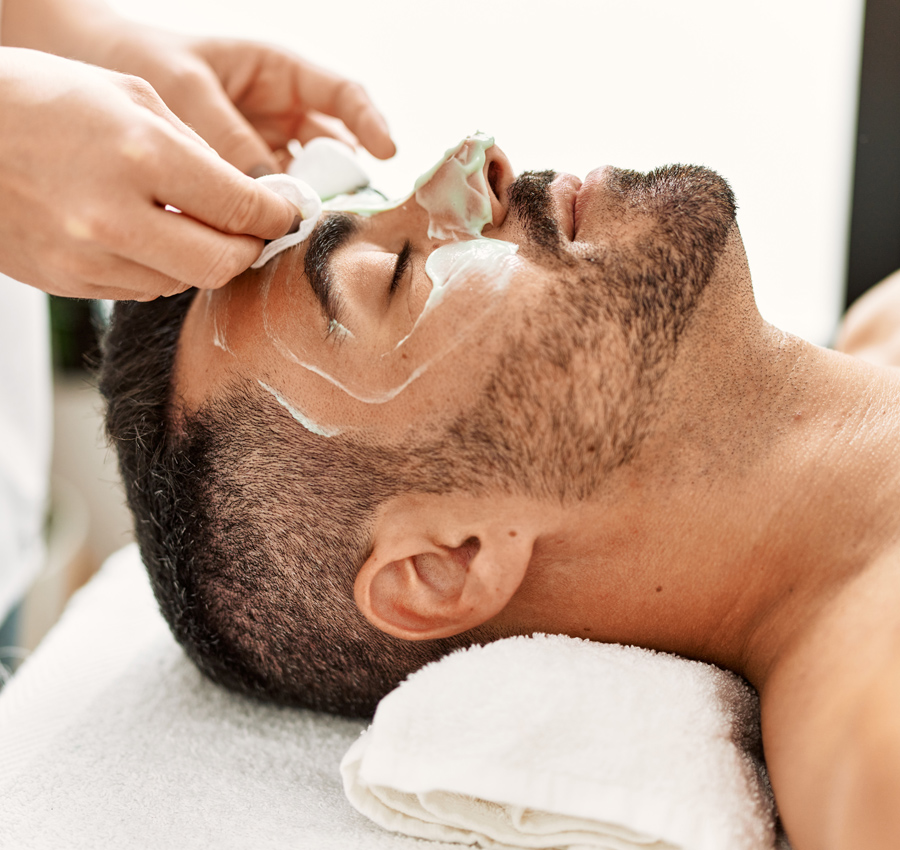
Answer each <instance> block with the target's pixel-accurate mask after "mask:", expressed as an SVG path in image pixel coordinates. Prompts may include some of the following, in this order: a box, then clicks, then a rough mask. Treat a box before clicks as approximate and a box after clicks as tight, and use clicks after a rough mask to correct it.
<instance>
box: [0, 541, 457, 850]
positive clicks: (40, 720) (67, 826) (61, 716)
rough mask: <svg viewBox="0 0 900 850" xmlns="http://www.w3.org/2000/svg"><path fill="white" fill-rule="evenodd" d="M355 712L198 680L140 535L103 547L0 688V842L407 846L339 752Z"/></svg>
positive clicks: (316, 849)
mask: <svg viewBox="0 0 900 850" xmlns="http://www.w3.org/2000/svg"><path fill="white" fill-rule="evenodd" d="M363 726H364V724H363V723H361V722H356V721H348V720H342V719H338V718H334V717H328V716H325V715H319V714H315V713H313V712H307V711H297V710H285V709H278V708H273V707H269V706H264V705H261V704H257V703H255V702H252V701H250V700H246V699H243V698H240V697H237V696H235V695H233V694H230V693H227V692H226V691H224V690H223V689H221V688H218V687H216V686H214V685H212V684H210V683H209V682H208V681H206V680H205V679H204V678H203V677H202V676H201V675H200V674H199V673H198V672H197V671H196V670H195V669H194V667H193V666H192V665H191V663H190V662H189V661H188V660H187V659H186V658H185V656H184V655H183V653H182V652H181V650H180V649H179V648H178V646H177V645H176V644H175V642H174V640H173V639H172V638H171V636H170V635H169V632H168V629H167V628H166V626H165V623H164V622H163V621H162V618H161V617H160V616H159V614H158V613H157V612H156V608H155V603H154V601H153V598H152V595H151V594H150V590H149V587H148V584H147V581H146V578H145V577H144V573H143V569H142V567H141V565H140V562H139V559H138V556H137V550H136V549H135V548H133V547H129V548H127V549H125V550H123V551H122V552H120V553H118V554H117V555H116V556H114V557H113V558H112V559H111V560H110V562H108V563H107V565H106V566H105V567H104V568H103V570H102V571H101V573H100V574H99V575H98V576H97V577H96V578H95V579H94V580H93V581H91V582H90V584H89V585H88V586H87V587H86V588H85V589H84V590H83V591H81V592H80V593H79V594H78V595H77V596H76V598H75V599H74V600H73V602H72V604H71V605H70V606H69V608H68V610H67V612H66V614H65V615H64V617H63V619H62V620H61V621H60V623H59V624H58V625H57V626H56V627H55V628H54V630H53V631H52V632H51V633H50V635H49V636H48V637H47V639H46V640H45V641H44V643H42V644H41V646H40V647H39V649H38V650H37V652H35V654H34V655H33V656H32V658H31V659H29V661H28V662H26V664H25V665H24V666H23V667H22V668H21V670H20V671H19V673H18V674H17V676H16V677H15V678H14V679H13V681H12V682H11V683H10V685H9V686H8V687H7V688H6V689H5V690H4V691H3V692H2V694H0V754H2V756H0V800H2V801H3V803H2V806H0V847H2V848H7V847H10V848H13V847H15V848H32V847H42V848H43V847H66V848H82V847H83V848H92V850H93V849H94V848H98V847H101V848H106V847H109V848H112V847H115V848H117V850H127V848H152V847H160V848H176V847H177V848H207V847H208V848H215V850H227V848H232V847H233V848H241V850H246V848H252V847H265V848H274V849H275V850H277V848H285V850H287V848H290V850H306V848H309V850H330V848H334V850H356V848H373V850H403V849H404V848H414V847H419V848H422V847H423V846H424V847H427V848H429V850H430V848H434V850H439V848H444V850H446V849H447V848H450V847H453V846H458V845H448V844H434V843H430V844H428V845H423V844H422V843H421V842H419V841H417V840H415V839H411V838H405V837H402V836H399V835H394V834H391V833H388V832H385V831H383V830H381V829H380V828H379V827H377V826H375V825H374V824H371V823H370V822H369V821H367V820H366V819H365V818H363V817H362V815H359V814H357V812H355V811H354V810H353V809H352V808H351V807H350V804H349V803H348V802H347V801H346V799H345V798H344V795H343V792H342V790H341V780H340V775H339V772H338V764H339V763H340V760H341V757H342V756H343V754H344V752H345V751H346V750H347V748H348V747H349V746H350V744H351V743H352V742H353V741H354V739H355V738H356V737H357V736H358V735H359V733H360V731H361V730H362V728H363Z"/></svg>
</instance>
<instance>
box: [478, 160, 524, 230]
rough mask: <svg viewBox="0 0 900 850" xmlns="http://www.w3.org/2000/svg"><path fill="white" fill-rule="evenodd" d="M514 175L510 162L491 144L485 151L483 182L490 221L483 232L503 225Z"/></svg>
mask: <svg viewBox="0 0 900 850" xmlns="http://www.w3.org/2000/svg"><path fill="white" fill-rule="evenodd" d="M515 176H516V175H515V172H514V171H513V167H512V164H511V163H510V161H509V159H508V158H507V156H506V154H505V153H503V151H502V150H500V148H499V147H498V146H497V145H492V146H491V147H489V148H488V149H487V150H486V151H485V155H484V182H485V183H486V185H487V187H488V197H489V198H490V201H491V221H490V222H489V223H488V224H486V225H485V227H484V230H483V231H482V232H483V233H487V232H488V231H489V230H490V229H491V228H492V227H502V226H503V222H504V221H505V220H506V213H507V211H508V209H509V200H508V198H507V195H508V193H509V187H510V185H511V184H512V182H513V180H514V179H515Z"/></svg>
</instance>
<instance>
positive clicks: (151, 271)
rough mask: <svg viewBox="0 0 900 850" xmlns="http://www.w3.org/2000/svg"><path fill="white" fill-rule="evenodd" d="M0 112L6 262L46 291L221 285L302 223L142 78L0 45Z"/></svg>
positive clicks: (1, 252)
mask: <svg viewBox="0 0 900 850" xmlns="http://www.w3.org/2000/svg"><path fill="white" fill-rule="evenodd" d="M0 114H2V116H3V130H2V133H0V271H2V272H5V273H6V274H8V275H10V276H12V277H14V278H17V279H18V280H21V281H23V282H24V283H29V284H31V285H33V286H36V287H38V288H40V289H43V290H44V291H46V292H50V293H53V294H56V295H68V296H75V297H83V298H114V299H137V300H149V299H153V298H156V297H158V296H160V295H172V294H175V293H177V292H182V291H184V290H185V289H187V288H189V287H191V286H196V287H199V288H216V287H219V286H222V285H224V284H225V283H227V282H228V281H229V280H231V278H232V277H234V276H235V275H237V274H239V273H240V272H241V271H243V270H244V269H246V268H247V267H248V266H250V264H251V263H252V262H253V261H254V260H255V259H256V258H257V257H258V256H259V253H260V251H261V250H262V247H263V240H264V239H275V238H278V237H279V236H282V235H284V234H285V233H287V232H288V230H289V229H290V228H291V225H292V224H293V222H294V219H295V215H296V210H295V209H294V208H293V206H292V205H291V204H290V203H288V202H287V201H286V200H285V199H283V198H281V197H280V196H278V195H276V194H275V193H273V192H271V191H269V190H267V189H265V188H264V187H263V186H261V185H259V184H258V183H257V182H256V181H254V180H252V179H250V178H249V177H247V176H245V175H244V174H241V173H240V171H238V170H237V169H236V168H234V167H232V166H231V165H229V164H228V163H227V162H225V161H224V160H223V159H221V158H220V157H219V156H218V155H217V154H216V153H215V152H214V151H213V150H211V149H210V147H209V146H208V145H207V144H206V143H205V142H204V141H203V140H202V139H201V138H200V137H199V136H198V135H197V134H196V133H195V132H194V131H193V130H191V129H190V128H188V127H187V126H185V125H184V124H183V123H182V122H181V121H180V120H179V119H178V118H177V117H176V116H175V115H174V114H173V113H172V112H171V111H170V110H169V109H168V108H167V107H166V105H165V104H164V103H163V102H162V100H160V98H159V97H158V96H157V94H156V93H155V92H154V90H153V89H152V88H151V87H150V86H149V85H148V84H147V83H146V82H144V81H143V80H140V79H138V78H136V77H129V76H124V75H122V74H118V73H114V72H112V71H107V70H104V69H102V68H97V67H94V66H92V65H85V64H81V63H79V62H73V61H70V60H67V59H60V58H58V57H56V56H51V55H49V54H45V53H40V52H37V51H33V50H23V49H16V48H3V49H0ZM167 205H170V206H172V207H175V208H177V209H178V210H181V211H182V212H181V214H179V213H176V212H172V211H169V210H166V209H165V207H166V206H167Z"/></svg>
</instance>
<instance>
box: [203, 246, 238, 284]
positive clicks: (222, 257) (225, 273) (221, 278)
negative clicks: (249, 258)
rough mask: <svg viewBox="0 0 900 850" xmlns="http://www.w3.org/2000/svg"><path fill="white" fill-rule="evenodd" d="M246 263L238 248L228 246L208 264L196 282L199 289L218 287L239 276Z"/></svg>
mask: <svg viewBox="0 0 900 850" xmlns="http://www.w3.org/2000/svg"><path fill="white" fill-rule="evenodd" d="M245 268H246V265H245V264H243V263H242V261H241V257H240V255H239V253H238V250H237V249H236V248H234V247H231V246H228V247H226V248H224V249H223V250H221V251H220V252H219V253H218V254H217V255H216V256H214V257H211V258H210V260H209V262H208V263H207V264H206V266H205V269H204V272H203V275H202V276H201V277H200V279H199V280H197V281H196V282H195V283H194V286H196V287H197V288H198V289H218V288H219V287H222V286H224V285H225V284H226V283H228V282H229V281H231V280H232V279H233V278H235V277H237V275H239V274H240V273H241V272H242V271H244V269H245Z"/></svg>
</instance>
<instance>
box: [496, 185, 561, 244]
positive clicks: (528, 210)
mask: <svg viewBox="0 0 900 850" xmlns="http://www.w3.org/2000/svg"><path fill="white" fill-rule="evenodd" d="M555 177H556V172H555V171H550V170H547V171H525V172H524V173H522V174H520V175H519V176H518V177H517V178H516V179H515V180H513V182H512V184H511V185H510V187H509V191H508V193H507V200H508V201H509V209H510V211H511V212H512V213H513V214H514V215H515V216H516V218H517V219H518V221H519V223H520V224H521V226H522V227H523V228H524V230H525V232H526V234H527V235H528V236H529V237H530V239H531V240H532V241H533V242H534V243H535V244H537V245H539V246H540V247H541V248H544V249H545V250H547V251H551V252H552V253H554V254H559V253H560V252H561V249H562V237H561V234H560V232H559V225H558V224H557V222H556V219H554V218H553V214H552V209H553V202H552V198H551V196H550V184H551V183H552V182H553V179H554V178H555Z"/></svg>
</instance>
